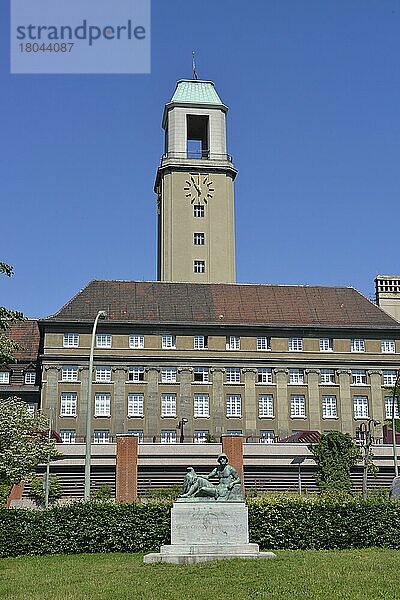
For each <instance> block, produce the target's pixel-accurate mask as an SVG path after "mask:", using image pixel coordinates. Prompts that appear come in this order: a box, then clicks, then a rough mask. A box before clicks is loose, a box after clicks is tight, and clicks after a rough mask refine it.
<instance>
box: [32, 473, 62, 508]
mask: <svg viewBox="0 0 400 600" xmlns="http://www.w3.org/2000/svg"><path fill="white" fill-rule="evenodd" d="M61 494H62V485H61V481H60V479H59V478H58V477H57V475H50V478H49V502H50V503H51V502H54V501H55V500H57V498H61ZM29 495H30V496H31V498H33V499H34V500H36V502H37V503H38V504H40V505H43V504H44V496H45V494H44V477H35V478H34V479H32V481H31V489H30V492H29Z"/></svg>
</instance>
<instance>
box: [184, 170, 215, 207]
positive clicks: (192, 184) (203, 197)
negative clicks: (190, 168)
mask: <svg viewBox="0 0 400 600" xmlns="http://www.w3.org/2000/svg"><path fill="white" fill-rule="evenodd" d="M183 190H184V192H185V196H186V198H188V200H190V202H191V204H193V203H194V202H204V203H205V204H207V202H208V200H210V198H212V197H213V196H214V192H215V189H214V184H213V182H212V181H211V180H210V178H209V176H208V175H204V174H201V173H195V174H193V175H192V174H191V175H189V178H188V179H186V181H185V186H184V188H183Z"/></svg>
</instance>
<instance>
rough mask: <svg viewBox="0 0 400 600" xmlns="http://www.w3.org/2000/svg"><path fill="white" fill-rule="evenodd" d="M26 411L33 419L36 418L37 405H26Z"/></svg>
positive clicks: (32, 403)
mask: <svg viewBox="0 0 400 600" xmlns="http://www.w3.org/2000/svg"><path fill="white" fill-rule="evenodd" d="M26 410H27V411H28V414H29V415H31V417H34V416H35V403H34V402H27V403H26Z"/></svg>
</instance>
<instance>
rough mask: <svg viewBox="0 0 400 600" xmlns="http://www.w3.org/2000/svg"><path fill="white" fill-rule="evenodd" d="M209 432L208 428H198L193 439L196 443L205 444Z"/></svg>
mask: <svg viewBox="0 0 400 600" xmlns="http://www.w3.org/2000/svg"><path fill="white" fill-rule="evenodd" d="M208 434H209V431H208V429H196V430H195V431H194V435H193V441H194V443H195V444H205V443H206V441H207V436H208Z"/></svg>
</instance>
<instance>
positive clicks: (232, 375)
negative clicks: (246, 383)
mask: <svg viewBox="0 0 400 600" xmlns="http://www.w3.org/2000/svg"><path fill="white" fill-rule="evenodd" d="M226 383H240V369H239V368H237V367H228V368H227V369H226Z"/></svg>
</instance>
